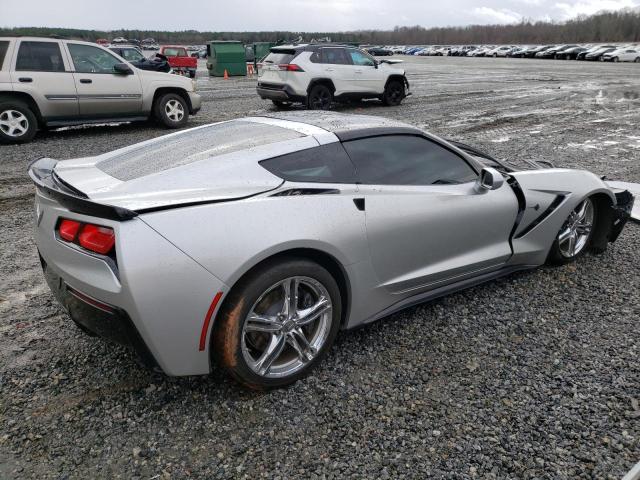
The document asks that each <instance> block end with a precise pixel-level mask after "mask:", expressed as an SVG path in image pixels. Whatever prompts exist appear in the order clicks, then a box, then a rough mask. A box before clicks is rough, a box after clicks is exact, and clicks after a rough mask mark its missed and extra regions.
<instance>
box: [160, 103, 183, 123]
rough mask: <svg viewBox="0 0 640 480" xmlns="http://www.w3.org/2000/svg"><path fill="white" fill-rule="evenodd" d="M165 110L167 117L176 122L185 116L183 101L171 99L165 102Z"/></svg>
mask: <svg viewBox="0 0 640 480" xmlns="http://www.w3.org/2000/svg"><path fill="white" fill-rule="evenodd" d="M164 111H165V113H166V114H167V117H169V119H170V120H172V121H174V122H179V121H180V120H182V118H183V117H184V107H183V106H182V103H180V102H179V101H178V100H175V99H172V100H169V101H168V102H167V103H166V104H165V106H164Z"/></svg>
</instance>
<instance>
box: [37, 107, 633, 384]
mask: <svg viewBox="0 0 640 480" xmlns="http://www.w3.org/2000/svg"><path fill="white" fill-rule="evenodd" d="M541 167H542V166H541V165H537V164H535V163H533V162H531V165H530V168H528V169H518V170H516V169H515V168H513V166H511V165H510V164H508V163H505V162H502V161H498V160H496V159H493V158H491V157H489V156H488V155H485V154H483V153H481V152H479V151H477V150H475V149H473V148H471V147H468V146H466V145H463V144H458V143H455V142H448V141H445V140H442V139H440V138H437V137H435V136H433V135H430V134H429V133H426V132H424V131H422V130H420V129H418V128H416V127H413V126H411V125H407V124H403V123H400V122H397V121H391V120H388V119H383V118H376V117H369V116H362V115H340V114H333V113H318V112H299V113H290V114H281V115H280V114H279V115H273V116H265V117H249V118H242V119H238V120H232V121H227V122H221V123H215V124H211V125H205V126H201V127H197V128H193V129H190V130H185V131H181V132H177V133H173V134H170V135H166V136H163V137H160V138H156V139H153V140H149V141H146V142H142V143H139V144H136V145H132V146H129V147H126V148H123V149H120V150H116V151H114V152H110V153H106V154H103V155H99V156H96V157H87V158H79V159H75V160H66V161H56V160H52V159H48V158H43V159H40V160H37V161H36V162H35V163H33V164H32V166H31V168H30V175H31V178H32V179H33V181H34V182H35V184H36V191H37V193H36V202H35V219H36V229H35V237H36V242H37V245H38V249H39V252H40V258H41V262H42V267H43V269H44V275H45V277H46V279H47V281H48V284H49V286H50V287H51V290H52V291H53V293H54V294H55V295H56V297H57V298H58V300H59V301H60V303H61V304H62V305H63V306H64V307H65V308H66V309H67V310H68V312H69V315H70V316H71V318H72V319H73V321H74V322H75V323H77V324H78V326H79V327H80V328H81V329H82V330H84V331H85V332H87V333H89V334H91V335H99V336H103V337H107V338H110V339H113V340H116V341H118V342H121V343H124V344H128V345H131V346H132V347H133V348H134V349H135V350H136V351H137V352H138V353H139V354H140V356H141V357H142V359H143V360H145V361H146V362H147V363H148V364H149V365H151V366H153V367H155V368H159V369H161V370H162V371H163V372H165V373H166V374H168V375H195V374H206V373H208V372H210V371H211V369H212V368H214V367H212V365H215V364H218V365H221V366H222V367H224V368H225V369H226V370H228V371H229V372H230V373H231V374H232V375H233V376H234V377H235V378H236V379H237V380H239V381H240V382H241V383H243V384H244V385H246V386H249V387H251V388H271V387H278V386H282V385H286V384H289V383H291V382H294V381H295V380H296V379H298V378H300V377H301V376H303V375H305V374H307V373H308V372H309V371H310V370H311V369H312V368H313V367H314V366H315V365H317V364H318V362H319V361H320V360H321V358H322V357H323V355H325V354H326V352H327V350H328V349H329V348H330V347H331V344H332V343H333V342H334V340H335V338H336V335H337V334H338V332H339V331H340V330H341V329H349V328H353V327H356V326H359V325H362V324H366V323H369V322H373V321H375V320H377V319H379V318H382V317H385V316H387V315H389V314H391V313H393V312H396V311H398V310H400V309H403V308H406V307H409V306H411V305H415V304H417V303H420V302H424V301H428V300H431V299H434V298H436V297H439V296H442V295H445V294H448V293H450V292H453V291H456V290H460V289H463V288H466V287H470V286H472V285H476V284H478V283H481V282H485V281H488V280H491V279H494V278H496V277H499V276H502V275H506V274H509V273H511V272H514V271H517V270H522V269H527V268H533V267H536V266H538V265H542V264H544V263H545V262H551V263H566V262H569V261H572V260H574V259H576V258H577V257H578V256H580V255H581V254H583V253H584V252H585V251H587V250H591V251H594V252H601V251H603V250H604V249H605V248H606V247H607V243H608V242H613V241H615V240H616V238H617V237H618V235H619V234H620V232H621V230H622V228H623V227H624V224H625V223H626V221H627V219H628V217H629V212H630V210H631V208H632V206H633V196H632V195H631V194H629V192H627V191H623V190H616V189H613V188H611V187H609V186H608V185H607V184H606V182H604V181H603V180H602V179H600V178H599V177H597V176H596V175H594V174H593V173H589V172H586V171H581V170H568V169H556V168H541ZM214 362H215V363H214Z"/></svg>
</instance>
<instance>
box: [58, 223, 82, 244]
mask: <svg viewBox="0 0 640 480" xmlns="http://www.w3.org/2000/svg"><path fill="white" fill-rule="evenodd" d="M79 229H80V222H76V221H74V220H62V222H60V227H59V228H58V233H59V234H60V238H62V239H63V240H66V241H67V242H73V241H74V240H75V239H76V235H77V234H78V230H79Z"/></svg>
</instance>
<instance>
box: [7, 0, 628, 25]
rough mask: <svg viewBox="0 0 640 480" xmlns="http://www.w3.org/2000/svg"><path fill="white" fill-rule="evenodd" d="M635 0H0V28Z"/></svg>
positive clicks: (578, 10)
mask: <svg viewBox="0 0 640 480" xmlns="http://www.w3.org/2000/svg"><path fill="white" fill-rule="evenodd" d="M639 5H640V0H600V1H598V0H578V1H575V0H480V1H471V0H447V1H433V2H432V1H429V0H222V1H221V0H75V1H74V0H0V26H3V27H15V26H22V27H26V26H29V27H31V26H34V27H71V28H86V29H97V30H111V29H118V28H126V29H141V30H201V31H255V30H289V31H316V32H317V31H341V30H359V29H369V28H375V29H390V28H393V27H394V26H396V25H401V26H403V25H422V26H425V27H434V26H449V25H468V24H486V23H513V22H518V21H520V20H521V19H522V18H531V19H534V20H538V19H542V20H549V19H552V20H566V19H568V18H572V17H575V16H576V15H580V14H587V15H589V14H592V13H596V12H599V11H601V10H619V9H622V8H628V7H638V6H639Z"/></svg>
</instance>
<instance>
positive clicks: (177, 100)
mask: <svg viewBox="0 0 640 480" xmlns="http://www.w3.org/2000/svg"><path fill="white" fill-rule="evenodd" d="M154 113H155V117H156V119H158V121H159V122H160V123H162V124H163V125H164V126H165V127H167V128H181V127H184V126H185V125H186V124H187V121H188V120H189V107H188V106H187V102H186V101H185V99H184V98H182V97H181V96H180V95H178V94H177V93H167V94H164V95H162V96H161V97H160V98H158V100H156V103H155V107H154Z"/></svg>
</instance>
